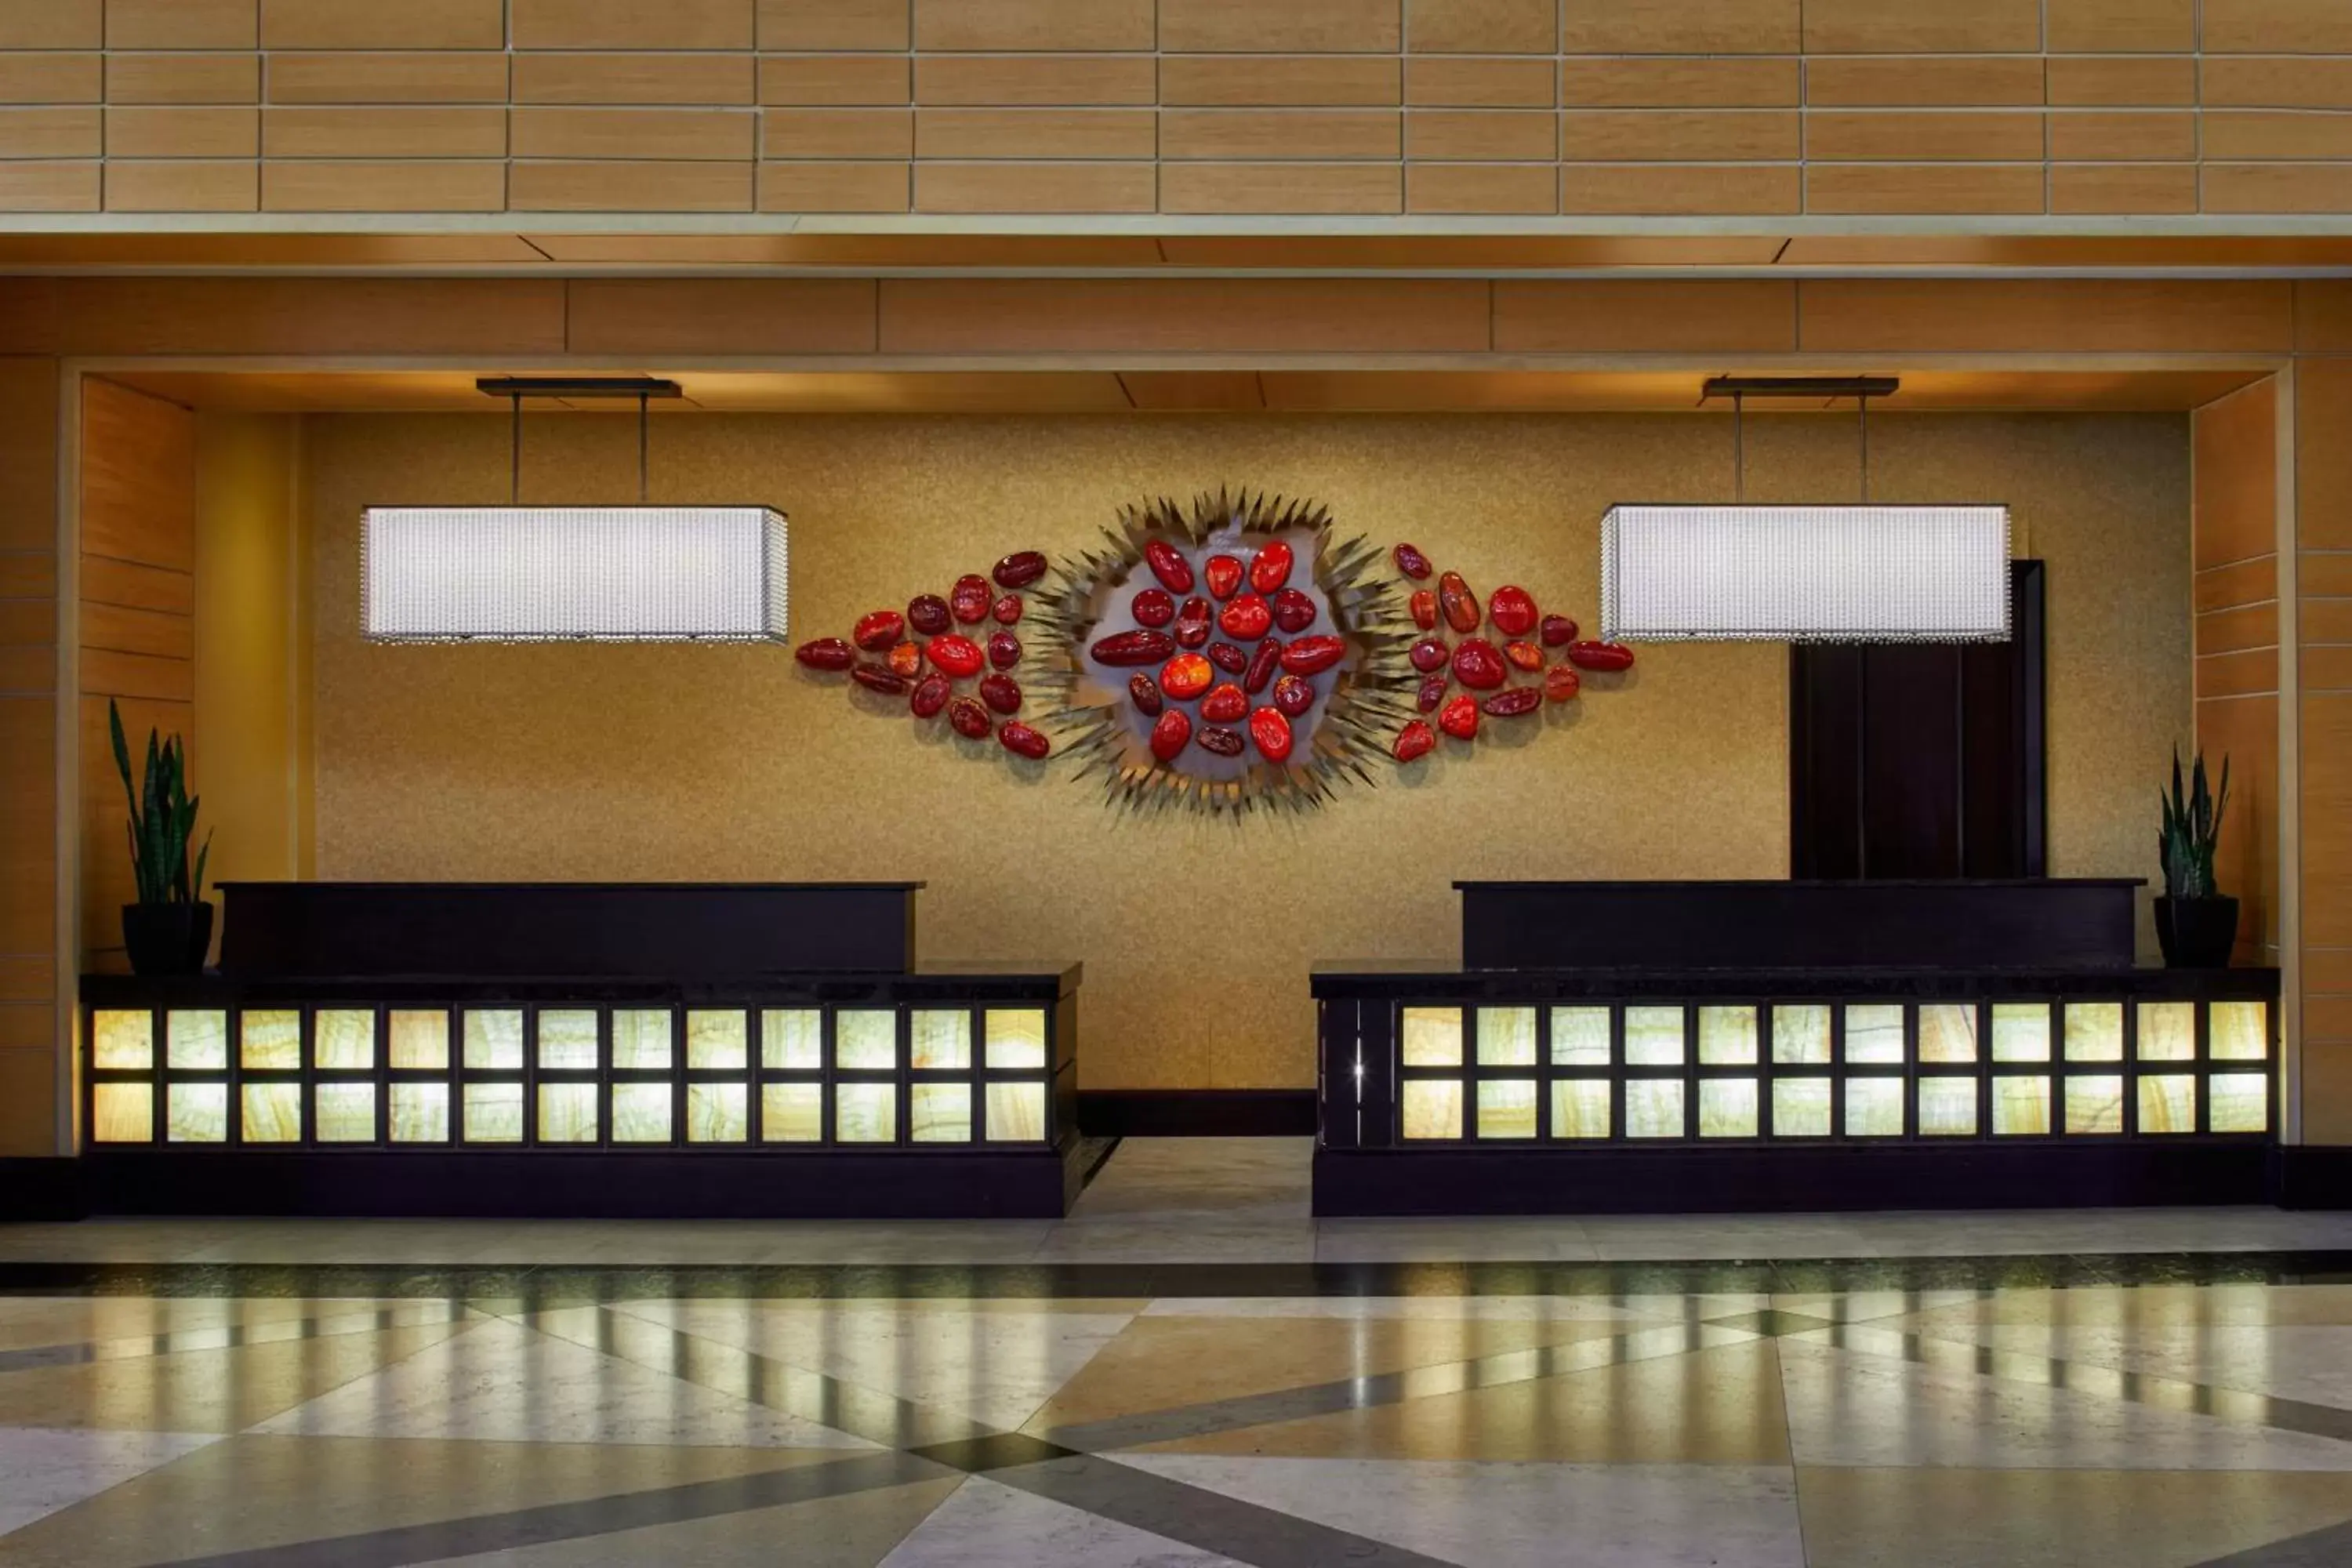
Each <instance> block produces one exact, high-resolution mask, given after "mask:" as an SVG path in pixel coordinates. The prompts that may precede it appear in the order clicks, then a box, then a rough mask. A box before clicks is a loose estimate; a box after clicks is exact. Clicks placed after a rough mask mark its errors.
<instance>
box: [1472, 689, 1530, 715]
mask: <svg viewBox="0 0 2352 1568" xmlns="http://www.w3.org/2000/svg"><path fill="white" fill-rule="evenodd" d="M1542 706H1543V691H1542V689H1541V688H1539V687H1534V686H1514V687H1512V688H1511V689H1509V690H1508V691H1497V692H1496V693H1495V695H1493V696H1492V697H1489V698H1488V699H1486V701H1484V702H1481V703H1480V704H1479V705H1478V709H1479V711H1481V712H1483V713H1491V714H1493V715H1494V716H1495V717H1496V718H1497V719H1517V718H1522V717H1524V716H1526V715H1527V714H1529V713H1532V712H1534V711H1535V710H1537V709H1538V708H1540V707H1542Z"/></svg>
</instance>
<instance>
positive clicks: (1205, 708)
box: [1201, 680, 1249, 724]
mask: <svg viewBox="0 0 2352 1568" xmlns="http://www.w3.org/2000/svg"><path fill="white" fill-rule="evenodd" d="M1248 712H1249V699H1248V698H1247V697H1244V696H1243V695H1242V689H1241V688H1240V687H1238V686H1235V685H1234V683H1233V682H1232V681H1230V680H1228V681H1226V682H1225V683H1224V684H1223V686H1220V687H1218V688H1217V689H1215V690H1214V691H1212V692H1210V693H1209V694H1208V695H1207V696H1206V697H1203V698H1202V699H1201V717H1202V718H1203V719H1206V720H1207V721H1209V722H1210V723H1212V724H1237V723H1239V722H1241V721H1242V718H1243V716H1244V715H1245V714H1246V713H1248Z"/></svg>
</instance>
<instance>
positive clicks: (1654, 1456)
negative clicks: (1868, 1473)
mask: <svg viewBox="0 0 2352 1568" xmlns="http://www.w3.org/2000/svg"><path fill="white" fill-rule="evenodd" d="M1144 1451H1145V1452H1150V1453H1192V1454H1234V1455H1245V1454H1261V1455H1266V1456H1271V1457H1282V1458H1370V1459H1485V1460H1498V1459H1515V1460H1538V1459H1549V1460H1555V1461H1567V1462H1575V1463H1585V1464H1698V1465H1781V1464H1786V1463H1788V1459H1789V1429H1788V1420H1787V1417H1786V1416H1785V1415H1783V1414H1782V1411H1781V1406H1780V1369H1779V1364H1778V1363H1777V1361H1776V1359H1775V1357H1774V1355H1773V1347H1772V1344H1771V1342H1769V1341H1761V1340H1754V1341H1748V1342H1744V1343H1740V1344H1732V1345H1722V1346H1718V1347H1717V1348H1715V1349H1711V1350H1704V1351H1697V1352H1691V1353H1689V1354H1685V1355H1676V1356H1665V1357H1660V1358H1658V1359H1655V1360H1651V1361H1635V1362H1626V1363H1618V1364H1614V1365H1610V1366H1605V1367H1599V1368H1595V1369H1593V1370H1591V1371H1589V1372H1579V1373H1568V1374H1566V1375H1563V1376H1559V1377H1548V1378H1538V1379H1533V1380H1530V1381H1528V1382H1525V1383H1514V1384H1506V1385H1504V1386H1502V1387H1498V1388H1483V1389H1477V1390H1475V1391H1473V1392H1470V1393H1466V1394H1444V1395H1439V1396H1435V1397H1432V1398H1426V1399H1412V1400H1407V1401H1405V1402H1403V1403H1402V1404H1398V1405H1379V1406H1375V1407H1373V1408H1370V1409H1365V1410H1350V1411H1344V1412H1341V1413H1339V1414H1338V1415H1316V1416H1309V1417H1307V1418H1306V1419H1304V1420H1298V1421H1286V1422H1282V1423H1279V1424H1276V1425H1270V1426H1253V1427H1247V1428H1244V1429H1242V1430H1239V1431H1234V1432H1223V1433H1217V1434H1214V1435H1212V1436H1205V1437H1194V1438H1186V1439H1182V1440H1180V1441H1177V1442H1171V1443H1164V1444H1159V1445H1156V1446H1153V1447H1150V1448H1147V1449H1146V1450H1144Z"/></svg>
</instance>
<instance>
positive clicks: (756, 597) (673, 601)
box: [360, 506, 785, 642]
mask: <svg viewBox="0 0 2352 1568" xmlns="http://www.w3.org/2000/svg"><path fill="white" fill-rule="evenodd" d="M784 566H785V552H784V514H783V513H782V512H780V511H777V510H773V509H772V508H769V507H757V506H593V507H537V506H479V507H370V508H369V509H368V510H367V512H366V514H365V516H364V519H363V521H362V529H361V545H360V578H361V594H360V598H361V625H362V630H363V632H364V634H365V636H366V637H367V638H368V640H369V641H371V642H782V641H783V640H784Z"/></svg>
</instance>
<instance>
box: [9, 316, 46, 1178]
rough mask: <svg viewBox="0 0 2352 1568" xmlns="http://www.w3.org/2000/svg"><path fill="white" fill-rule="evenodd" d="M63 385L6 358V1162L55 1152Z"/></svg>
mask: <svg viewBox="0 0 2352 1568" xmlns="http://www.w3.org/2000/svg"><path fill="white" fill-rule="evenodd" d="M0 473H5V475H6V476H7V480H6V482H5V484H0V1158H5V1157H8V1156H11V1155H26V1154H35V1155H37V1154H49V1153H54V1152H56V1149H57V1114H58V1070H57V1069H58V1058H57V1047H56V1042H57V1032H58V1013H57V1007H58V965H57V950H58V942H57V909H58V891H57V889H58V878H57V871H58V828H57V797H58V790H57V782H58V762H57V723H58V702H57V691H58V650H57V627H58V553H57V542H58V484H57V480H58V364H57V362H56V361H55V360H49V359H20V358H11V359H0Z"/></svg>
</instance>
